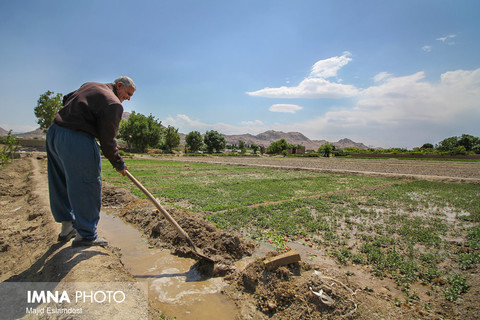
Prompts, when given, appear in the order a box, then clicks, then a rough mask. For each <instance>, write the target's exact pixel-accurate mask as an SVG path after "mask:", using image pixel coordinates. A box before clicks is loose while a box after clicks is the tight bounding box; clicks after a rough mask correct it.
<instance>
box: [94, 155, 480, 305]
mask: <svg viewBox="0 0 480 320" xmlns="http://www.w3.org/2000/svg"><path fill="white" fill-rule="evenodd" d="M128 165H129V167H130V170H131V171H130V172H131V173H132V174H133V175H134V176H135V177H136V178H137V179H138V180H139V181H141V182H142V184H144V186H145V187H146V188H147V189H149V190H150V192H152V193H153V194H154V196H155V197H157V198H159V199H160V200H161V201H164V202H166V203H168V204H169V205H172V206H178V207H181V208H185V209H188V210H189V211H191V212H197V213H199V214H205V218H206V219H208V220H210V221H212V222H214V223H215V224H216V225H217V226H218V227H220V228H222V229H225V230H230V231H232V230H233V231H239V232H241V233H243V234H244V235H245V236H247V237H249V238H253V239H256V240H257V241H262V242H267V243H271V244H272V245H274V246H275V247H276V248H277V249H278V250H288V249H289V248H288V243H289V242H291V241H295V240H298V239H302V241H304V245H305V246H307V247H311V248H312V250H315V249H316V248H317V249H318V248H322V249H323V250H324V251H325V252H326V253H327V254H328V256H330V257H331V258H333V259H335V260H336V262H337V264H338V265H339V266H352V265H357V266H364V267H366V268H368V270H369V272H370V273H371V274H372V275H373V276H375V277H377V278H386V279H391V280H392V281H394V282H395V284H396V285H397V286H398V288H400V289H401V290H404V291H405V292H409V293H410V295H409V297H410V298H412V299H415V294H414V293H412V292H413V291H412V290H411V286H412V285H413V284H423V285H426V286H428V287H429V288H430V289H429V290H430V291H431V292H432V294H433V293H437V294H440V293H441V294H442V295H443V296H444V297H445V298H446V299H447V300H450V301H455V300H457V299H458V298H460V297H461V295H462V294H463V293H464V292H466V291H467V290H468V287H469V283H468V282H467V280H466V277H465V275H466V274H467V273H468V272H469V270H470V269H471V268H474V267H476V265H477V264H478V263H479V262H480V226H479V224H478V223H479V221H480V187H479V185H476V184H457V183H442V182H429V181H423V180H405V179H400V178H386V177H369V176H357V175H343V174H327V173H318V172H309V171H296V170H281V169H269V168H253V167H244V166H226V165H217V164H201V163H182V162H173V161H162V160H136V159H130V160H129V161H128ZM103 179H104V180H105V181H108V182H110V183H113V184H115V185H117V186H123V187H125V188H128V189H130V190H131V192H132V193H134V194H136V195H137V196H140V197H143V195H141V193H140V191H138V190H137V189H136V188H135V187H134V186H133V184H132V183H131V182H130V181H129V180H128V179H127V178H123V177H121V176H120V175H119V174H118V173H117V172H115V170H113V169H112V168H111V165H110V164H109V163H108V162H104V163H103Z"/></svg>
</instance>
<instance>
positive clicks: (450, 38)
mask: <svg viewBox="0 0 480 320" xmlns="http://www.w3.org/2000/svg"><path fill="white" fill-rule="evenodd" d="M456 37H457V35H456V34H449V35H448V36H445V37H440V38H437V40H438V41H442V42H443V43H444V44H448V45H450V46H453V45H454V44H455V41H453V39H454V38H456Z"/></svg>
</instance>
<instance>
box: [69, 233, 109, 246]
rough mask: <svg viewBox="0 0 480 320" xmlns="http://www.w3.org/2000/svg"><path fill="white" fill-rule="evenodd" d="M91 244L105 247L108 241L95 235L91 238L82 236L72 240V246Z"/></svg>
mask: <svg viewBox="0 0 480 320" xmlns="http://www.w3.org/2000/svg"><path fill="white" fill-rule="evenodd" d="M91 246H100V247H105V246H108V241H107V240H105V239H102V238H100V237H97V238H95V239H93V240H88V239H84V238H82V237H79V235H77V237H76V238H75V239H74V240H73V241H72V247H91Z"/></svg>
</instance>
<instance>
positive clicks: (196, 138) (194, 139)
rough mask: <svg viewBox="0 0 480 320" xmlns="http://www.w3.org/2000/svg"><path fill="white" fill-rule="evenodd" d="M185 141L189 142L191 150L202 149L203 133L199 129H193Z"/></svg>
mask: <svg viewBox="0 0 480 320" xmlns="http://www.w3.org/2000/svg"><path fill="white" fill-rule="evenodd" d="M185 143H186V144H187V146H188V149H189V151H191V152H196V151H198V150H200V148H201V147H202V145H203V138H202V135H201V134H200V132H198V131H192V132H190V133H189V134H187V136H186V137H185Z"/></svg>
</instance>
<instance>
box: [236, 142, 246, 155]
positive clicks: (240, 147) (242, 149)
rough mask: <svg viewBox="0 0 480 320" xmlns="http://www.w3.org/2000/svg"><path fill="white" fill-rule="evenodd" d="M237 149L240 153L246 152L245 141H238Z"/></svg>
mask: <svg viewBox="0 0 480 320" xmlns="http://www.w3.org/2000/svg"><path fill="white" fill-rule="evenodd" d="M238 148H239V149H240V152H241V153H245V152H247V145H246V144H245V141H242V140H240V141H238Z"/></svg>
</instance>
